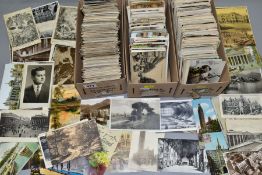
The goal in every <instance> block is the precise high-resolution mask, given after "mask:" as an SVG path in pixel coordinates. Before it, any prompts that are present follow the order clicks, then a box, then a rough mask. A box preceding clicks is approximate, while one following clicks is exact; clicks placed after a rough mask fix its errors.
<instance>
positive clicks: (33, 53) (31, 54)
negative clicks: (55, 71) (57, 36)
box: [12, 38, 51, 62]
mask: <svg viewBox="0 0 262 175" xmlns="http://www.w3.org/2000/svg"><path fill="white" fill-rule="evenodd" d="M50 49H51V38H41V43H39V44H35V45H32V46H29V47H25V48H23V49H19V50H16V51H13V52H12V62H34V61H49V54H50Z"/></svg>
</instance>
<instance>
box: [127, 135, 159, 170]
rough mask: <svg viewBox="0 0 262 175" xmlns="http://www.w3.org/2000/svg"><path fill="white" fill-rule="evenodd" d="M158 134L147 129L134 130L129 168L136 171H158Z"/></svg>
mask: <svg viewBox="0 0 262 175" xmlns="http://www.w3.org/2000/svg"><path fill="white" fill-rule="evenodd" d="M163 136H164V134H159V133H158V134H157V133H154V132H146V131H133V132H132V139H131V147H130V153H129V160H128V168H129V169H132V170H136V171H157V158H158V141H157V139H158V137H163Z"/></svg>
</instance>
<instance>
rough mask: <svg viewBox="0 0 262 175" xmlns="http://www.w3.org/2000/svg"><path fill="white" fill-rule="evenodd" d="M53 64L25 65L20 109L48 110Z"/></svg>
mask: <svg viewBox="0 0 262 175" xmlns="http://www.w3.org/2000/svg"><path fill="white" fill-rule="evenodd" d="M52 81H53V63H27V64H26V68H25V73H24V79H23V83H22V91H21V98H20V108H21V109H33V108H49V105H50V100H51V84H52Z"/></svg>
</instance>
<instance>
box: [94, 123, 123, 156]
mask: <svg viewBox="0 0 262 175" xmlns="http://www.w3.org/2000/svg"><path fill="white" fill-rule="evenodd" d="M97 127H98V132H99V135H100V139H101V144H102V148H103V150H104V151H105V152H107V153H108V157H109V158H111V157H112V155H113V154H114V152H115V149H116V146H117V144H118V142H119V140H120V136H121V134H122V132H121V131H114V130H110V129H109V128H108V127H107V126H103V125H99V124H98V125H97Z"/></svg>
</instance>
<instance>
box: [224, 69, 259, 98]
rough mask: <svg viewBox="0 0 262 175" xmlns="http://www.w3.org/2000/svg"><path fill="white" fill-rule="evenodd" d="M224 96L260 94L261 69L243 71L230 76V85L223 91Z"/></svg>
mask: <svg viewBox="0 0 262 175" xmlns="http://www.w3.org/2000/svg"><path fill="white" fill-rule="evenodd" d="M223 93H224V94H250V93H262V75H261V69H253V70H247V71H243V72H241V73H238V74H235V75H231V83H230V84H229V85H228V86H227V88H226V89H225V90H224V91H223Z"/></svg>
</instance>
